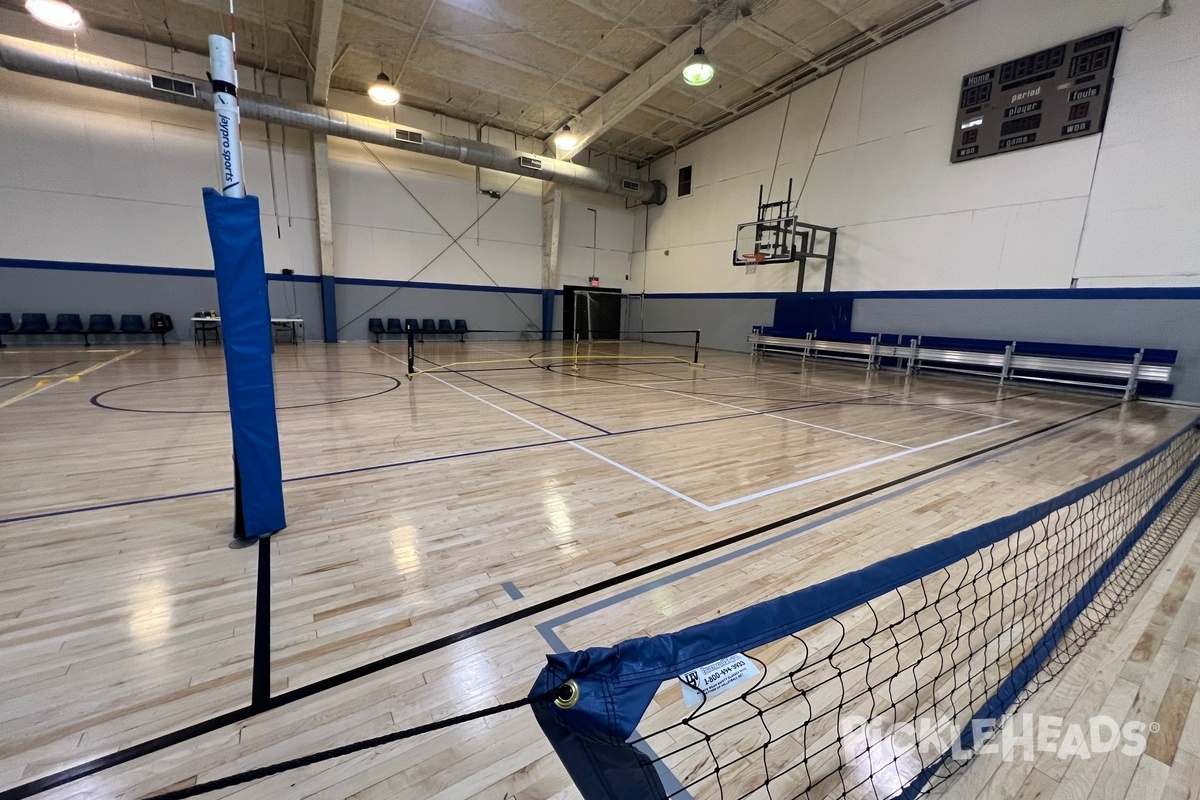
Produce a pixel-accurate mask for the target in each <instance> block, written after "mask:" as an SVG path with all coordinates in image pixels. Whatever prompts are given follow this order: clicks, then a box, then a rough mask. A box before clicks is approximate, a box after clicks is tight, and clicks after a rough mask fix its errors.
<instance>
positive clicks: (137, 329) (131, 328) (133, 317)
mask: <svg viewBox="0 0 1200 800" xmlns="http://www.w3.org/2000/svg"><path fill="white" fill-rule="evenodd" d="M145 332H146V321H145V320H143V319H142V315H141V314H122V315H121V333H145Z"/></svg>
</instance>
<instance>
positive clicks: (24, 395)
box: [0, 350, 141, 408]
mask: <svg viewBox="0 0 1200 800" xmlns="http://www.w3.org/2000/svg"><path fill="white" fill-rule="evenodd" d="M108 352H110V353H111V352H113V351H112V350H110V351H108ZM140 352H141V350H130V351H128V352H126V353H122V354H121V355H119V356H117V357H115V358H110V359H109V360H108V361H102V362H100V363H99V364H93V365H92V366H90V367H88V368H87V369H85V370H81V371H79V372H76V373H74V374H72V375H68V376H67V377H65V378H61V379H59V380H57V381H54V382H53V383H47V384H43V385H41V386H35V387H34V388H33V389H30V390H29V391H27V392H22V393H21V394H19V395H16V396H15V397H10V398H8V399H7V400H5V401H4V402H2V403H0V408H7V407H9V406H11V405H13V404H14V403H19V402H20V401H22V400H26V399H28V398H30V397H33V396H34V395H35V394H41V393H42V392H44V391H47V390H49V389H53V388H54V387H55V386H58V385H59V384H63V383H66V382H67V381H73V380H78V379H80V378H82V377H83V376H84V375H87V374H88V373H89V372H95V371H96V370H98V369H101V368H103V367H107V366H108V365H109V364H115V363H116V362H118V361H120V360H121V359H123V358H129V357H130V356H131V355H133V354H134V353H140Z"/></svg>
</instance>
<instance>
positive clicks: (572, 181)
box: [0, 35, 667, 205]
mask: <svg viewBox="0 0 1200 800" xmlns="http://www.w3.org/2000/svg"><path fill="white" fill-rule="evenodd" d="M0 67H4V68H5V69H9V70H12V71H13V72H21V73H24V74H26V75H37V76H40V77H43V78H53V79H55V80H60V81H67V82H68V83H76V84H79V85H80V86H90V87H93V88H96V89H107V90H109V91H113V92H120V93H122V94H128V95H133V96H135V97H144V98H148V99H151V100H163V101H166V102H170V103H175V104H177V105H183V106H189V107H191V108H201V109H206V110H212V107H213V103H212V89H211V88H210V86H209V85H208V83H207V81H201V80H198V79H196V78H191V77H188V76H186V75H177V74H173V73H170V72H165V71H161V70H151V69H147V68H145V67H138V66H135V65H133V64H125V63H122V62H120V61H113V60H112V59H108V58H100V57H99V56H93V55H88V54H86V53H79V52H76V51H74V50H68V49H67V48H64V47H55V46H53V45H48V44H42V43H41V42H33V41H29V40H27V39H18V38H16V37H13V36H3V35H0ZM238 99H239V101H240V106H241V113H242V116H243V117H245V118H247V119H254V120H258V121H260V122H266V123H268V124H274V125H287V126H289V127H293V128H301V129H303V130H307V131H312V132H314V133H324V134H327V135H329V136H338V137H341V138H343V139H354V140H357V141H360V142H368V143H370V144H378V145H382V146H384V147H395V148H397V149H399V150H407V151H409V152H411V153H423V154H425V155H430V156H437V157H438V158H448V159H452V160H454V161H460V162H462V163H464V164H469V165H471V166H475V167H484V168H486V169H491V170H496V171H497V172H507V173H509V174H511V175H523V176H525V177H529V178H537V179H539V180H543V181H550V182H552V183H559V184H563V185H566V186H578V187H581V188H584V189H591V190H593V191H597V192H603V193H605V194H612V195H617V196H618V197H629V198H633V199H635V200H639V201H641V202H643V203H648V204H649V203H652V204H655V205H662V204H663V202H664V201H665V200H666V198H667V187H666V186H665V185H663V183H662V182H661V181H648V180H643V179H641V178H628V177H625V176H623V175H616V174H614V173H611V172H603V171H601V170H598V169H592V168H591V167H584V166H580V165H578V164H572V163H570V162H569V161H559V160H557V159H554V158H545V157H543V156H536V155H533V154H531V153H522V152H520V151H519V150H512V149H509V148H507V147H499V146H497V145H493V144H488V143H486V142H476V141H472V140H470V139H462V138H459V137H457V136H446V135H444V134H440V133H429V132H427V131H422V130H418V129H416V128H410V127H407V126H404V125H394V124H392V123H390V122H386V121H384V120H378V119H374V118H372V117H367V116H363V115H361V114H350V113H347V112H345V111H336V110H334V109H330V108H321V107H320V106H314V105H309V104H308V103H297V102H293V101H290V100H285V99H282V98H278V97H270V96H268V95H264V94H259V93H258V92H251V91H246V90H239V92H238Z"/></svg>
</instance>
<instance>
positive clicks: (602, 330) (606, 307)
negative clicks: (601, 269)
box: [563, 286, 621, 339]
mask: <svg viewBox="0 0 1200 800" xmlns="http://www.w3.org/2000/svg"><path fill="white" fill-rule="evenodd" d="M576 292H591V293H592V294H591V295H590V297H589V296H586V295H585V296H580V295H577V294H576ZM598 292H600V293H603V294H597V293H598ZM585 303H586V305H585ZM587 305H590V306H591V315H590V319H591V330H590V331H589V330H588V318H589V315H588V313H587ZM576 309H578V311H579V315H580V317H581V318H580V319H579V322H578V332H579V338H580V339H587V338H589V334H590V335H591V338H592V339H620V338H621V290H620V289H601V288H600V287H598V286H564V287H563V338H564V339H573V338H575V332H576Z"/></svg>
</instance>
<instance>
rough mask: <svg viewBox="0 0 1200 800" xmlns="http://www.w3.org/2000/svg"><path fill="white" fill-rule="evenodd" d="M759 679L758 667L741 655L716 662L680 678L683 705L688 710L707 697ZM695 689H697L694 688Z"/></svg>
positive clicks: (734, 655)
mask: <svg viewBox="0 0 1200 800" xmlns="http://www.w3.org/2000/svg"><path fill="white" fill-rule="evenodd" d="M756 677H758V667H757V666H755V664H754V662H753V661H751V660H750V659H749V658H747V657H746V656H744V655H742V654H741V653H735V654H733V655H731V656H729V657H728V658H722V659H721V660H720V661H714V662H713V663H711V664H708V665H706V666H703V667H699V668H698V669H694V670H692V671H691V672H687V673H685V674H683V675H680V676H679V683H680V684H681V685H682V687H683V704H684V705H685V706H687V707H688V708H692V707H693V706H698V705H700V703H701V702H703V700H704V698H705V696H708V697H712V696H714V695H718V694H720V693H721V692H724V691H726V690H728V689H732V688H733V687H735V686H737V685H738V684H740V683H744V682H746V681H748V680H750V679H751V678H756ZM693 687H695V688H693Z"/></svg>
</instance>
